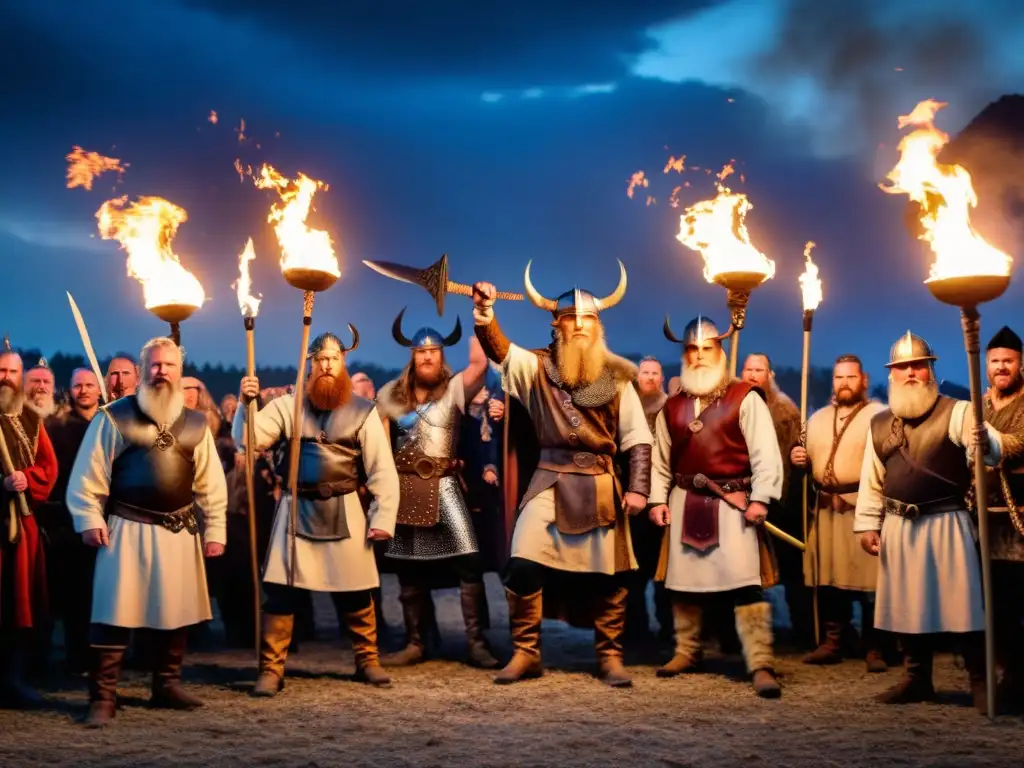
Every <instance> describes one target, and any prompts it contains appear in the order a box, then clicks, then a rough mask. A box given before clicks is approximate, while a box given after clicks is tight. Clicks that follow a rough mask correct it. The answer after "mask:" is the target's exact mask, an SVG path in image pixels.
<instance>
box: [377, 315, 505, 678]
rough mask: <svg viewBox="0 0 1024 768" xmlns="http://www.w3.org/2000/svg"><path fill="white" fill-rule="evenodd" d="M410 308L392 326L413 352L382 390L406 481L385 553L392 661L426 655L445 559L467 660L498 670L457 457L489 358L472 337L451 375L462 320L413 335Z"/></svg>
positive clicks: (381, 404) (379, 401)
mask: <svg viewBox="0 0 1024 768" xmlns="http://www.w3.org/2000/svg"><path fill="white" fill-rule="evenodd" d="M404 315H405V310H404V309H403V310H402V311H401V312H399V313H398V317H396V318H395V322H394V323H393V325H392V329H391V333H392V336H393V337H394V339H395V341H397V342H398V343H399V344H400V345H402V346H403V347H406V348H407V349H410V350H411V351H412V359H411V360H410V361H409V364H408V365H407V366H406V367H405V369H404V370H403V371H402V373H401V374H399V376H398V378H397V379H395V380H394V381H390V382H388V383H387V384H385V385H384V386H383V387H382V388H381V391H380V394H379V395H378V397H377V404H378V407H379V408H380V409H381V414H382V416H383V417H384V418H386V419H387V420H388V423H389V430H390V435H391V446H392V449H393V450H394V452H395V465H396V466H397V468H398V473H399V480H400V483H401V495H400V498H399V505H398V525H397V526H396V529H395V538H394V540H393V541H392V542H391V544H390V545H389V546H388V551H387V557H389V558H391V559H393V560H395V561H397V564H396V570H397V571H398V581H399V584H401V593H400V595H399V599H400V601H401V603H402V617H403V619H404V623H405V632H406V643H405V648H404V649H403V650H401V651H400V652H398V653H397V654H394V655H392V656H390V657H389V658H388V659H387V663H388V664H390V665H394V666H405V665H408V664H417V663H419V662H421V661H423V659H424V655H425V647H426V646H425V643H424V640H423V637H422V634H421V631H422V630H421V628H422V626H423V620H424V617H425V616H426V615H427V614H428V613H429V611H430V606H429V605H428V602H429V601H430V581H431V577H432V576H434V575H435V573H434V572H435V571H436V569H437V568H438V567H439V566H441V565H449V566H450V567H451V568H452V570H454V571H455V573H456V575H457V576H458V579H459V592H460V597H461V603H462V618H463V621H464V623H465V626H466V641H467V644H468V650H469V663H470V664H472V665H473V666H477V667H481V668H484V669H492V668H494V667H497V666H498V660H497V659H495V658H494V656H492V655H491V651H490V648H489V647H488V644H487V640H486V639H485V637H484V634H483V629H484V627H485V626H486V625H487V618H486V614H487V609H486V598H485V595H484V582H483V562H482V560H481V558H480V550H479V546H478V543H477V536H476V533H475V531H474V529H473V520H472V518H471V517H470V513H469V508H468V507H467V506H466V499H465V496H464V495H463V492H462V488H461V487H460V486H459V481H458V478H457V477H456V475H457V474H458V473H459V472H460V471H461V469H462V467H463V463H464V462H462V461H461V460H459V459H458V458H457V455H458V447H459V445H458V443H459V440H458V438H459V434H460V432H461V424H462V418H463V416H464V415H465V412H466V408H467V406H468V404H469V403H470V402H471V401H472V400H473V398H474V397H476V395H477V393H478V392H479V391H480V390H481V389H482V388H483V385H484V381H485V377H486V375H487V358H486V356H485V355H484V353H483V350H482V349H481V348H480V345H479V344H473V343H470V346H469V365H467V366H466V368H465V369H464V370H463V371H462V372H461V373H458V374H452V372H451V370H450V369H449V368H448V366H447V364H446V363H445V359H444V350H445V349H446V348H447V347H451V346H453V345H455V344H457V343H458V342H459V339H460V338H461V337H462V325H461V324H460V323H459V322H458V321H457V320H456V323H455V329H454V330H453V331H452V332H451V333H450V334H449V335H448V336H445V337H442V336H441V334H440V333H438V332H437V331H435V330H434V329H433V328H421V329H419V330H418V331H417V332H416V333H415V334H413V337H412V338H411V339H410V338H408V337H406V336H405V334H404V333H403V331H402V318H403V317H404Z"/></svg>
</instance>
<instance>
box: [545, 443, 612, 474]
mask: <svg viewBox="0 0 1024 768" xmlns="http://www.w3.org/2000/svg"><path fill="white" fill-rule="evenodd" d="M537 466H538V468H539V469H547V470H549V471H551V472H567V473H570V474H580V475H604V474H608V473H610V472H611V471H612V466H613V464H612V457H611V456H609V455H608V454H607V453H593V452H591V451H574V450H572V449H571V448H541V450H540V458H539V460H538V462H537Z"/></svg>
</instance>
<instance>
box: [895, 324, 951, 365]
mask: <svg viewBox="0 0 1024 768" xmlns="http://www.w3.org/2000/svg"><path fill="white" fill-rule="evenodd" d="M938 359H939V358H938V357H937V356H936V355H935V352H934V351H933V350H932V347H931V345H930V344H929V343H928V342H927V341H925V340H924V339H922V338H921V337H920V336H918V335H916V334H913V333H911V332H910V331H907V332H906V333H905V334H903V335H902V336H900V337H899V338H898V339H897V340H896V343H895V344H893V345H892V349H890V350H889V362H888V363H886V364H885V367H886V368H893V367H895V366H897V365H903V364H905V363H916V362H920V361H924V360H927V361H928V362H929V363H933V362H935V361H936V360H938Z"/></svg>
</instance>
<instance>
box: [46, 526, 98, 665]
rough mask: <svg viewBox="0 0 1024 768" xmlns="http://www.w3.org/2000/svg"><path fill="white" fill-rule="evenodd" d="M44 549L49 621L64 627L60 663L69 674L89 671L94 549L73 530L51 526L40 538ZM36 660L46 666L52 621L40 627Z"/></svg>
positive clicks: (50, 642)
mask: <svg viewBox="0 0 1024 768" xmlns="http://www.w3.org/2000/svg"><path fill="white" fill-rule="evenodd" d="M43 541H44V546H45V547H46V585H47V590H48V592H49V597H50V609H51V612H52V615H53V618H55V619H59V620H60V622H61V624H62V625H63V628H64V657H65V658H64V661H65V664H66V667H67V670H68V671H70V672H84V671H86V670H88V668H89V624H90V620H91V616H92V580H93V571H94V570H95V568H96V550H95V549H93V548H92V547H87V546H86V545H85V544H83V543H82V537H81V536H80V535H79V534H77V533H75V531H74V529H73V528H66V527H54V528H51V529H50V530H47V531H46V532H45V536H44V537H43ZM39 629H40V633H39V637H38V643H39V644H38V646H37V658H38V660H39V661H40V662H41V663H42V664H46V663H47V661H48V659H49V655H50V650H51V648H52V639H53V629H54V624H53V622H47V623H46V624H45V625H41V626H40V628H39Z"/></svg>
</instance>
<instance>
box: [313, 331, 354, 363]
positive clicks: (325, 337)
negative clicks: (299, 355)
mask: <svg viewBox="0 0 1024 768" xmlns="http://www.w3.org/2000/svg"><path fill="white" fill-rule="evenodd" d="M348 331H349V333H351V334H352V346H350V347H346V346H345V345H344V344H342V343H341V339H339V338H338V337H337V336H335V335H334V334H333V333H331V332H330V331H328V332H327V333H321V334H320V335H319V336H317V337H316V338H315V339H313V343H312V344H310V345H309V349H308V350H306V355H307V356H309V357H313V356H314V355H317V354H319V353H320V352H321V351H322V350H323V348H324V347H325V346H326V345H327V342H333V343H335V344H337V345H338V349H340V350H341V354H343V355H345V354H348V353H349V352H351V351H352V350H354V349H357V348H358V347H359V331H357V330H356V327H355V326H354V325H352V323H349V324H348Z"/></svg>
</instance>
